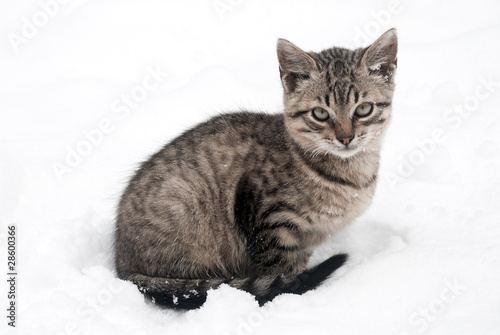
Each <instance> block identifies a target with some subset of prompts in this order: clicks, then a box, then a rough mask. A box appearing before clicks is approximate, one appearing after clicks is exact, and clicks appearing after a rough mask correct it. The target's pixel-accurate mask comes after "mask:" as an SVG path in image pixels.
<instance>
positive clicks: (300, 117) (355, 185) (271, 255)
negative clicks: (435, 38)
mask: <svg viewBox="0 0 500 335" xmlns="http://www.w3.org/2000/svg"><path fill="white" fill-rule="evenodd" d="M277 51H278V59H279V65H280V67H279V70H280V76H281V81H282V84H283V88H284V105H285V111H284V113H283V114H272V115H269V114H263V113H250V112H239V113H231V114H224V115H220V116H217V117H214V118H212V119H210V120H209V121H207V122H205V123H202V124H200V125H198V126H196V127H194V128H193V129H191V130H189V131H187V132H185V133H184V134H182V135H181V136H179V137H178V138H176V139H174V140H173V141H172V142H171V143H169V144H167V145H166V146H165V147H164V148H163V149H162V150H161V151H160V152H158V153H156V154H155V155H153V156H152V157H151V158H150V159H149V160H148V161H146V162H145V163H143V165H142V167H141V168H140V169H139V171H138V172H137V173H136V175H135V176H134V177H133V178H132V180H131V181H130V184H129V185H128V187H127V189H126V190H125V192H124V194H123V196H122V198H121V201H120V205H119V209H118V216H117V223H116V240H115V244H116V268H117V271H118V275H119V277H120V278H123V279H126V280H130V281H132V282H134V283H135V284H136V285H138V287H139V289H140V290H141V292H143V293H144V294H145V295H146V296H148V297H149V298H150V299H152V300H153V301H154V302H156V303H157V304H160V305H164V306H170V307H173V308H182V309H191V308H197V307H199V306H201V305H202V304H203V303H204V302H205V300H206V294H207V290H209V289H210V288H215V287H217V286H219V285H220V284H222V283H226V284H228V285H230V286H233V287H236V288H239V289H242V290H245V291H247V292H250V293H252V294H253V295H255V297H256V299H257V300H258V302H259V303H260V304H261V305H262V304H263V303H265V302H267V301H270V300H272V299H273V298H274V297H275V296H276V295H278V294H280V293H296V294H302V293H304V292H306V291H307V290H310V289H314V288H315V287H317V286H318V285H319V284H320V283H321V282H323V281H324V280H325V279H326V278H328V276H329V275H330V274H331V273H332V272H333V271H334V270H336V269H337V268H338V267H340V266H342V264H343V263H344V262H345V260H346V255H343V254H341V255H336V256H333V257H331V258H329V259H328V260H326V261H324V262H323V263H321V264H320V265H318V266H316V267H314V268H312V269H309V270H308V269H306V267H307V263H308V260H309V258H310V256H311V253H312V252H313V249H314V247H315V246H317V245H318V244H319V243H321V242H322V241H324V240H325V238H327V237H329V236H332V235H333V234H335V233H336V232H338V231H339V230H340V229H342V228H343V227H344V226H346V225H347V224H349V223H350V222H352V221H353V220H354V219H355V218H356V217H358V216H359V215H360V214H361V213H362V212H363V211H364V210H365V209H366V208H367V207H368V205H369V204H370V202H371V199H372V197H373V193H374V190H375V184H376V181H377V171H378V167H379V154H380V147H381V142H382V136H381V134H382V133H383V131H384V129H385V127H386V126H387V123H388V122H389V119H390V115H391V100H392V96H393V90H394V81H393V80H394V74H395V70H396V63H397V61H396V53H397V38H396V31H395V30H394V29H392V30H389V31H387V32H386V33H385V34H383V35H382V36H381V37H380V38H379V39H377V41H375V42H374V43H373V44H372V45H371V46H369V47H368V48H360V49H356V50H347V49H343V48H332V49H328V50H324V51H321V52H319V53H316V52H304V51H302V50H301V49H299V48H298V47H297V46H295V45H294V44H292V43H290V42H288V41H287V40H284V39H280V40H278V45H277Z"/></svg>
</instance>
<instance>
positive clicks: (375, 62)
mask: <svg viewBox="0 0 500 335" xmlns="http://www.w3.org/2000/svg"><path fill="white" fill-rule="evenodd" d="M397 45H398V43H397V37H396V30H395V29H391V30H389V31H387V32H386V33H384V34H383V35H382V36H381V37H380V38H379V39H377V40H376V41H375V42H374V43H373V44H372V45H370V46H369V47H367V48H360V49H356V50H347V49H343V48H331V49H327V50H323V51H321V52H319V53H316V52H304V51H302V50H301V49H300V48H298V47H297V46H295V45H294V44H292V43H290V42H288V41H287V40H284V39H280V40H278V60H279V64H280V75H281V81H282V84H283V88H284V104H285V124H286V126H287V130H288V132H289V133H290V134H291V136H292V138H293V139H294V140H295V142H296V143H297V144H298V145H300V146H301V147H302V148H303V149H305V150H306V151H308V152H311V153H313V154H333V155H335V156H337V157H341V158H349V157H352V156H354V155H356V154H358V153H360V152H363V151H365V152H366V151H370V150H377V151H378V149H379V145H380V137H381V133H382V132H383V130H384V128H385V126H386V125H387V123H388V121H389V119H390V115H391V102H392V95H393V91H394V74H395V71H396V66H397V57H396V54H397Z"/></svg>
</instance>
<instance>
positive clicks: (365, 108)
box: [354, 102, 373, 117]
mask: <svg viewBox="0 0 500 335" xmlns="http://www.w3.org/2000/svg"><path fill="white" fill-rule="evenodd" d="M372 111H373V105H372V104H371V103H369V102H364V103H362V104H361V105H359V106H358V107H356V110H355V111H354V114H356V115H357V116H361V117H365V116H368V115H370V114H371V112H372Z"/></svg>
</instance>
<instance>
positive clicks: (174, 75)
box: [0, 0, 500, 335]
mask: <svg viewBox="0 0 500 335" xmlns="http://www.w3.org/2000/svg"><path fill="white" fill-rule="evenodd" d="M54 1H55V0H41V1H39V0H25V1H16V2H14V1H3V2H2V4H1V5H0V7H1V10H0V22H1V36H4V38H2V39H1V40H0V44H1V47H2V48H1V56H2V61H1V62H0V71H1V72H0V110H1V112H0V139H1V142H0V156H1V157H2V159H1V160H0V172H1V174H0V190H1V192H0V211H1V216H0V220H1V221H0V222H1V229H0V230H1V231H0V238H1V248H0V250H1V252H0V258H2V259H3V260H2V268H3V269H5V266H6V264H5V263H6V262H5V260H6V258H7V254H6V251H5V250H6V246H5V244H4V242H5V241H6V237H7V226H8V225H12V224H16V225H17V237H18V242H17V243H18V244H17V246H18V251H19V253H18V272H19V276H18V287H17V293H18V299H17V328H16V329H15V330H14V329H12V328H11V327H7V320H6V318H5V315H6V312H5V309H6V306H7V303H8V302H7V297H6V295H7V294H6V293H7V290H8V289H7V286H6V280H4V279H2V280H1V281H0V282H1V284H0V296H1V297H2V299H0V301H1V303H2V305H1V306H2V308H1V309H2V310H4V312H3V313H4V314H2V315H3V316H2V318H1V319H2V320H3V321H2V322H1V326H0V327H1V329H2V331H1V333H2V334H6V333H7V332H5V331H4V329H5V330H7V331H8V334H15V333H18V334H57V335H60V334H181V335H182V334H287V335H294V334H394V335H403V334H422V333H425V334H500V206H499V204H500V173H499V168H500V136H499V134H500V112H499V106H500V65H499V62H500V59H499V57H498V55H499V54H500V42H499V41H500V20H499V19H500V5H499V3H498V1H493V0H491V1H482V0H481V1H479V0H477V1H450V0H448V1H439V2H437V1H429V0H428V1H418V2H417V1H412V2H410V1H403V2H402V3H399V2H398V1H397V0H391V1H369V2H368V1H330V2H328V3H327V2H325V1H320V0H315V1H264V0H254V1H249V0H231V1H230V0H220V1H219V0H215V1H213V0H207V1H201V0H200V1H184V2H180V1H177V2H174V1H160V0H142V1H131V0H99V1H90V0H72V1H62V0H61V3H63V4H60V5H55V4H54V3H55V2H54ZM42 4H45V5H43V6H44V8H45V11H46V12H48V13H50V16H49V15H48V14H45V16H44V14H43V13H44V12H43V9H42ZM29 22H31V24H33V22H35V23H36V24H37V25H38V26H39V27H38V28H37V27H36V26H35V28H33V26H32V27H31V28H30V27H28V26H29V24H30V23H29ZM393 26H394V27H396V28H397V29H398V37H399V41H400V44H399V62H398V67H399V68H398V73H397V76H396V80H397V91H396V95H395V99H394V101H393V113H394V118H393V121H392V124H391V126H390V130H389V131H388V132H387V134H385V147H384V151H383V159H382V164H381V175H380V181H379V184H378V189H377V193H376V196H375V199H374V203H373V205H372V206H371V207H370V209H369V210H368V211H367V212H366V214H365V215H363V217H361V218H359V219H358V220H357V221H356V222H355V223H353V224H352V225H351V226H350V227H348V228H347V229H345V231H343V232H342V233H340V234H339V235H337V236H335V237H333V239H332V240H331V241H329V242H328V243H326V244H325V245H324V246H322V247H321V248H319V249H318V250H317V252H316V253H315V254H314V256H313V259H312V260H311V264H315V263H318V262H320V261H321V260H323V259H326V258H327V257H328V256H329V255H332V254H334V253H338V252H341V251H342V252H348V253H349V254H350V256H351V257H350V261H349V263H348V264H347V265H346V266H344V267H343V268H342V269H340V270H339V271H338V272H337V274H336V275H335V277H333V278H331V279H330V280H328V281H327V282H326V283H325V284H324V285H323V286H321V287H320V288H318V289H317V290H316V291H312V292H309V293H307V294H305V295H303V296H295V295H283V296H280V297H278V298H277V299H276V300H275V301H274V302H272V303H270V304H268V305H266V306H265V307H263V308H259V307H258V304H257V303H256V301H255V300H254V299H253V297H252V296H251V295H249V294H247V293H245V292H241V291H238V290H236V289H233V288H230V287H221V288H220V289H217V290H214V291H211V292H210V294H209V297H208V301H207V303H206V305H205V306H203V307H202V308H200V309H199V310H195V311H190V312H176V311H172V310H161V309H159V308H157V307H156V306H155V305H153V304H151V303H149V302H146V301H145V300H144V298H143V297H142V295H141V294H140V292H139V291H138V290H137V289H136V288H135V287H134V286H133V285H132V284H130V283H126V282H123V281H121V280H118V279H117V278H116V274H115V272H114V269H113V261H112V260H113V249H112V239H113V224H114V213H115V208H116V205H117V201H118V198H119V196H120V194H121V192H122V190H123V189H124V187H125V186H126V183H127V180H128V178H130V176H131V175H132V173H133V171H134V170H135V169H136V168H137V166H138V164H139V163H140V162H141V161H143V160H144V159H146V158H147V157H148V156H149V155H151V154H153V153H154V152H155V151H157V150H158V149H159V148H160V147H161V146H162V145H163V144H164V143H166V142H167V141H169V140H170V139H172V138H174V137H175V136H177V135H178V134H180V133H181V132H182V131H184V130H185V129H188V128H189V127H191V126H193V125H195V124H196V123H198V122H200V121H202V120H205V119H207V118H208V117H210V116H212V115H215V114H217V113H219V112H222V111H226V110H234V109H238V108H248V109H252V110H265V111H269V112H279V111H280V110H281V109H282V100H281V97H282V90H281V85H280V81H279V74H278V63H277V58H276V52H275V47H276V41H277V38H279V37H282V38H286V39H288V40H290V41H292V42H293V43H295V44H297V45H298V46H300V47H302V48H304V49H306V50H316V51H318V50H321V49H323V48H328V47H331V46H333V45H337V46H346V47H353V46H361V45H367V44H369V43H370V42H371V41H374V40H375V39H376V38H377V37H378V35H380V34H381V33H383V32H384V31H385V30H387V29H389V28H391V27H393ZM23 34H24V35H23ZM16 35H17V36H18V37H21V38H22V39H21V40H22V42H19V41H20V39H19V38H18V39H15V36H16ZM365 35H366V36H365ZM13 36H14V37H13ZM13 41H17V42H13ZM16 43H18V44H17V45H16ZM19 43H20V44H19ZM488 82H489V84H488ZM130 95H131V96H132V99H131V100H127V99H129V98H127V96H130ZM127 101H128V102H127ZM97 129H99V130H97ZM99 134H100V135H99ZM87 137H89V138H91V139H92V140H93V143H92V142H90V141H89V140H88V139H87ZM77 150H80V152H83V153H85V155H84V156H82V157H80V159H78V157H76V156H75V154H74V153H73V154H71V153H70V152H72V151H77ZM77 153H78V152H77ZM68 157H69V158H68ZM68 164H70V166H69V165H68ZM62 166H66V170H64V168H62ZM55 169H56V170H55ZM57 169H59V170H57ZM70 170H71V171H70ZM56 171H59V172H56ZM5 273H7V271H5Z"/></svg>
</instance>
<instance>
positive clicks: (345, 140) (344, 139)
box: [337, 136, 354, 145]
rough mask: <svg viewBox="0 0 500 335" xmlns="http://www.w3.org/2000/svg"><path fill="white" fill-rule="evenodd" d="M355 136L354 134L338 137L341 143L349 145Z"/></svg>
mask: <svg viewBox="0 0 500 335" xmlns="http://www.w3.org/2000/svg"><path fill="white" fill-rule="evenodd" d="M353 138H354V136H347V137H345V136H341V137H337V140H339V142H340V143H342V144H344V145H348V144H349V143H351V141H352V139H353Z"/></svg>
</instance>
